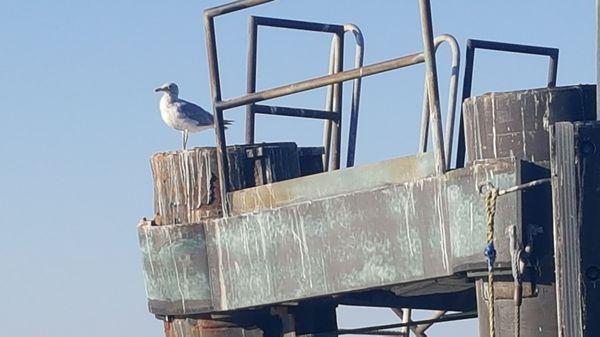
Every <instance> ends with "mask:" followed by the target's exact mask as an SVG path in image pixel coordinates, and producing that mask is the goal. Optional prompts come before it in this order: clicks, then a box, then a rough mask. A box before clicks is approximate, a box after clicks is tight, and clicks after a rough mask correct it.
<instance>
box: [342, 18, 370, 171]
mask: <svg viewBox="0 0 600 337" xmlns="http://www.w3.org/2000/svg"><path fill="white" fill-rule="evenodd" d="M344 32H352V33H353V34H354V39H355V41H356V51H355V54H354V68H357V69H358V68H361V67H362V66H363V63H364V58H365V39H364V37H363V34H362V32H361V30H360V28H358V27H357V26H356V25H354V24H345V25H344ZM361 86H362V78H361V77H358V78H356V79H354V81H352V106H351V111H350V131H349V132H348V154H347V156H346V167H352V166H354V154H355V152H356V133H357V132H358V112H359V107H360V93H361Z"/></svg>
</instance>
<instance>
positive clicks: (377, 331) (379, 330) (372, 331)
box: [335, 311, 477, 336]
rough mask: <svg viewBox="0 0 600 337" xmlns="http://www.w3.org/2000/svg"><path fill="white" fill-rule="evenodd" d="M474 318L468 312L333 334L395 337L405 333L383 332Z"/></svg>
mask: <svg viewBox="0 0 600 337" xmlns="http://www.w3.org/2000/svg"><path fill="white" fill-rule="evenodd" d="M476 317H477V312H476V311H468V312H460V313H456V314H447V315H444V316H442V317H439V318H432V319H424V320H420V321H412V322H407V323H396V324H387V325H379V326H372V327H366V328H359V329H343V330H338V331H337V333H335V334H336V335H382V336H384V335H388V336H397V335H402V334H405V332H399V331H385V330H386V329H393V328H403V327H410V326H418V325H422V324H430V323H442V322H451V321H457V320H463V319H470V318H476Z"/></svg>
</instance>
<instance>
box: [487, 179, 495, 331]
mask: <svg viewBox="0 0 600 337" xmlns="http://www.w3.org/2000/svg"><path fill="white" fill-rule="evenodd" d="M497 198H498V189H497V188H494V187H492V188H490V190H489V191H488V192H487V193H486V196H485V208H486V211H487V241H488V247H489V245H492V249H493V243H494V216H495V215H496V200H497ZM493 254H494V255H495V252H494V253H493ZM488 299H489V300H488V315H489V323H490V324H489V325H490V337H496V327H495V325H496V324H495V318H494V258H491V260H490V257H489V256H488Z"/></svg>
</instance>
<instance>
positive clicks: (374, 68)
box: [215, 53, 425, 110]
mask: <svg viewBox="0 0 600 337" xmlns="http://www.w3.org/2000/svg"><path fill="white" fill-rule="evenodd" d="M424 61H425V58H424V57H423V53H417V54H412V55H408V56H404V57H399V58H395V59H392V60H388V61H384V62H380V63H376V64H372V65H368V66H365V67H361V68H358V69H353V70H347V71H343V72H339V73H335V74H333V75H327V76H322V77H317V78H313V79H310V80H306V81H301V82H296V83H293V84H289V85H284V86H281V87H277V88H273V89H269V90H264V91H260V92H257V93H254V94H249V95H245V96H241V97H236V98H232V99H228V100H224V101H220V102H216V103H215V105H216V108H218V109H223V110H226V109H232V108H236V107H239V106H242V105H247V104H252V103H257V102H261V101H265V100H269V99H273V98H278V97H282V96H286V95H290V94H296V93H299V92H303V91H307V90H312V89H316V88H321V87H325V86H328V85H331V84H334V83H340V82H345V81H349V80H353V79H355V78H362V77H366V76H370V75H375V74H379V73H383V72H386V71H390V70H394V69H400V68H404V67H408V66H411V65H415V64H419V63H423V62H424Z"/></svg>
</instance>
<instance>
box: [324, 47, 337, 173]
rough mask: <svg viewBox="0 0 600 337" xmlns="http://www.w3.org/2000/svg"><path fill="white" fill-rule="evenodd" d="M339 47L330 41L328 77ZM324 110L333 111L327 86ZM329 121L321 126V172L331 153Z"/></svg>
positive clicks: (332, 69) (327, 167)
mask: <svg viewBox="0 0 600 337" xmlns="http://www.w3.org/2000/svg"><path fill="white" fill-rule="evenodd" d="M338 52H339V45H338V44H337V39H332V40H331V48H330V51H329V71H328V74H329V75H333V74H334V73H335V69H336V65H335V63H336V61H337V56H336V53H338ZM325 110H327V111H333V85H329V86H327V96H326V97H325ZM331 125H332V124H331V121H325V123H324V124H323V148H324V151H323V171H325V172H327V171H329V161H330V151H331Z"/></svg>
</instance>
